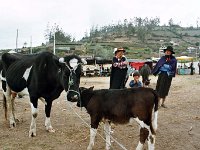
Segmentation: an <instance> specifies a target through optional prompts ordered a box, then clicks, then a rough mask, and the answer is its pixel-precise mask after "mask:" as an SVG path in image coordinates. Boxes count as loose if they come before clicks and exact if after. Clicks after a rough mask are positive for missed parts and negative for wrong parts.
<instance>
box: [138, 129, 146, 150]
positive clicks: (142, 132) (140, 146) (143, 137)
mask: <svg viewBox="0 0 200 150" xmlns="http://www.w3.org/2000/svg"><path fill="white" fill-rule="evenodd" d="M148 135H149V131H148V129H147V128H140V141H139V143H138V145H137V148H136V150H142V149H143V146H144V143H145V141H146V139H147V137H148Z"/></svg>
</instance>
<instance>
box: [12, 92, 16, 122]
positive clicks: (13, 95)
mask: <svg viewBox="0 0 200 150" xmlns="http://www.w3.org/2000/svg"><path fill="white" fill-rule="evenodd" d="M16 96H17V93H15V92H11V106H12V114H13V118H14V119H15V121H16V118H15V98H16Z"/></svg>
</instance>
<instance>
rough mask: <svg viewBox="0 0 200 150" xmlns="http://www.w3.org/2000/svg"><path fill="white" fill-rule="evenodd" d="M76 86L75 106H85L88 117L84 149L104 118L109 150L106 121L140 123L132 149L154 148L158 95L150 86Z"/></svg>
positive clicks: (91, 144)
mask: <svg viewBox="0 0 200 150" xmlns="http://www.w3.org/2000/svg"><path fill="white" fill-rule="evenodd" d="M93 88H94V87H90V88H83V87H81V88H80V94H81V99H80V100H81V101H78V103H77V106H79V107H85V108H86V110H87V112H88V113H89V115H90V117H91V128H90V142H89V145H88V147H87V150H91V149H92V147H93V146H94V140H95V136H96V133H97V128H98V125H99V123H100V121H102V120H104V123H105V124H104V130H105V134H106V149H107V150H108V149H110V146H111V143H110V131H111V126H110V123H111V122H113V123H118V124H126V123H129V122H131V121H132V120H135V121H136V122H137V123H138V124H139V125H140V141H139V143H138V146H137V148H136V150H141V149H143V145H144V143H145V141H146V140H147V141H148V149H149V150H154V147H155V146H154V145H155V131H156V129H157V117H158V96H157V94H156V92H155V91H154V90H153V89H151V88H143V87H142V88H130V89H101V90H93Z"/></svg>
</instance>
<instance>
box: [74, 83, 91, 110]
mask: <svg viewBox="0 0 200 150" xmlns="http://www.w3.org/2000/svg"><path fill="white" fill-rule="evenodd" d="M93 89H94V86H92V87H90V88H85V87H80V88H79V90H80V99H79V100H78V102H77V106H78V107H86V106H87V103H88V102H89V101H90V98H91V96H92V95H93Z"/></svg>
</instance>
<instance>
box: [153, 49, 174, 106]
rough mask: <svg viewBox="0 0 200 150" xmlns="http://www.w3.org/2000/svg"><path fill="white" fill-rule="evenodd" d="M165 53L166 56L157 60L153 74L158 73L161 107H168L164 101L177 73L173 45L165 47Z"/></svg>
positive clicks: (158, 91)
mask: <svg viewBox="0 0 200 150" xmlns="http://www.w3.org/2000/svg"><path fill="white" fill-rule="evenodd" d="M164 53H165V56H162V57H161V59H160V60H159V61H158V62H157V64H156V65H155V67H154V68H153V70H152V74H153V75H154V76H156V75H158V80H157V84H156V91H157V93H158V96H159V105H160V104H161V105H160V106H161V107H164V108H166V105H165V104H164V103H165V100H166V97H167V95H168V92H169V89H170V86H171V82H172V78H173V77H175V74H176V70H177V60H176V58H175V57H174V56H173V54H175V52H174V51H173V47H172V46H167V48H166V49H164ZM161 100H162V103H161Z"/></svg>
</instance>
